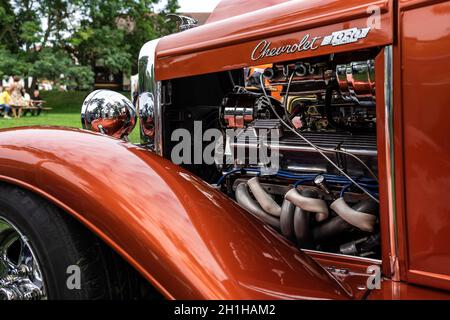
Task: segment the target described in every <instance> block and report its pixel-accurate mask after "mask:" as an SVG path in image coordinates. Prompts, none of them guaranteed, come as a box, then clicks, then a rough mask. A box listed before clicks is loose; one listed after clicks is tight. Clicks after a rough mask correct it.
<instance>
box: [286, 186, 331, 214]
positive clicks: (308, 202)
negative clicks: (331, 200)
mask: <svg viewBox="0 0 450 320" xmlns="http://www.w3.org/2000/svg"><path fill="white" fill-rule="evenodd" d="M314 194H315V193H314ZM315 197H317V194H315ZM285 199H287V200H289V201H290V202H292V203H293V204H294V205H296V206H297V207H299V208H302V209H303V210H305V211H308V212H312V213H315V214H316V220H317V221H318V222H322V221H324V220H326V219H327V218H328V214H329V212H328V206H327V203H326V202H325V201H324V200H321V199H315V198H311V197H305V196H302V195H301V194H300V193H299V192H298V191H297V189H295V188H294V189H291V190H289V191H288V193H286V196H285Z"/></svg>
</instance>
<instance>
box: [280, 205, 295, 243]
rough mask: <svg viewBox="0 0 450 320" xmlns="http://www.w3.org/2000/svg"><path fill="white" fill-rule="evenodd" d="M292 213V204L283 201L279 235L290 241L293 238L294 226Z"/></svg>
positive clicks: (293, 208)
mask: <svg viewBox="0 0 450 320" xmlns="http://www.w3.org/2000/svg"><path fill="white" fill-rule="evenodd" d="M294 211H295V206H294V204H293V203H292V202H290V201H288V200H286V199H285V200H284V201H283V205H282V206H281V215H280V229H281V234H282V235H283V236H284V237H285V238H286V239H292V238H293V237H294V236H295V231H294V224H293V221H294Z"/></svg>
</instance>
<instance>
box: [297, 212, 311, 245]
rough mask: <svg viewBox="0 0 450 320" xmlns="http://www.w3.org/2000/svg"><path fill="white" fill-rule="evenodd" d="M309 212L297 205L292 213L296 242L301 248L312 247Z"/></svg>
mask: <svg viewBox="0 0 450 320" xmlns="http://www.w3.org/2000/svg"><path fill="white" fill-rule="evenodd" d="M310 214H311V213H310V212H307V211H305V210H303V209H302V208H299V207H297V208H296V209H295V214H294V230H295V237H296V238H297V244H298V246H299V247H300V248H302V249H313V244H312V241H311V240H312V239H311V226H310V224H311V216H310Z"/></svg>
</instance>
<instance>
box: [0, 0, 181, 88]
mask: <svg viewBox="0 0 450 320" xmlns="http://www.w3.org/2000/svg"><path fill="white" fill-rule="evenodd" d="M158 2H159V0H0V76H2V77H3V76H4V75H21V76H24V77H27V76H32V77H33V78H34V79H37V78H46V79H48V80H54V81H56V82H59V83H64V84H70V85H71V86H78V87H86V86H88V85H90V84H92V82H93V77H94V74H93V69H94V67H95V65H96V64H97V63H99V62H101V63H102V65H103V66H104V67H105V68H106V69H107V70H108V71H110V72H112V73H116V72H118V71H125V73H129V72H130V71H132V72H135V71H136V68H137V56H138V54H139V50H140V48H141V46H142V45H143V44H144V43H145V42H147V41H149V40H151V39H154V38H157V37H160V36H163V35H166V34H168V33H171V32H173V31H174V30H175V25H174V24H173V23H166V22H165V20H166V19H165V14H166V13H169V12H170V13H172V12H175V11H176V10H177V9H178V2H177V0H169V1H168V3H167V6H166V7H165V8H164V10H163V11H162V12H161V13H160V14H155V13H154V9H153V8H154V5H155V4H157V3H158ZM61 75H64V76H63V77H62V76H61Z"/></svg>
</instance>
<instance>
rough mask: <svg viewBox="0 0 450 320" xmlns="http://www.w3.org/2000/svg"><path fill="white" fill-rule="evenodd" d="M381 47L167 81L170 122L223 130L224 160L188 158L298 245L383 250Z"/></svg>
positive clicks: (357, 252)
mask: <svg viewBox="0 0 450 320" xmlns="http://www.w3.org/2000/svg"><path fill="white" fill-rule="evenodd" d="M376 54H377V52H376V50H368V51H361V52H357V53H353V54H342V55H329V56H322V57H317V58H312V59H306V60H302V61H289V62H283V63H279V64H271V65H263V66H255V67H252V68H245V69H241V70H234V71H232V72H223V73H220V74H215V75H207V76H203V77H197V78H196V79H181V80H174V81H172V82H170V83H169V82H167V83H165V84H164V86H163V93H165V95H164V94H163V96H165V98H164V99H163V101H164V102H165V103H164V106H165V110H166V111H165V113H164V127H165V130H167V131H169V132H170V131H173V130H175V128H180V127H183V128H186V129H187V130H189V131H193V130H194V129H193V124H194V123H195V121H202V122H203V129H205V128H217V129H218V130H220V131H221V132H222V136H221V137H222V138H220V139H218V141H216V142H215V143H216V146H221V147H223V148H222V150H223V152H221V153H220V152H218V151H217V150H219V149H220V148H216V149H215V150H216V154H215V159H216V160H217V159H219V161H216V163H214V164H185V165H184V166H185V167H186V168H188V169H189V170H191V171H192V172H194V173H195V174H197V175H198V176H200V177H202V178H203V179H204V180H206V181H208V182H210V183H214V184H215V185H216V186H217V188H220V190H222V191H223V192H224V193H226V194H227V195H228V196H230V197H231V198H233V199H234V200H235V201H236V202H237V203H239V204H240V205H241V206H242V207H243V208H244V209H246V210H247V211H249V212H250V213H252V214H253V215H255V216H257V217H259V218H260V219H261V220H263V221H264V222H265V223H266V224H268V225H270V226H272V227H273V228H274V229H276V230H278V232H279V233H280V234H281V235H283V236H284V237H285V238H286V239H288V240H290V241H292V242H293V243H294V244H296V245H297V246H298V248H301V249H309V250H315V251H321V252H331V253H337V254H344V255H350V256H359V257H368V258H374V259H380V258H381V247H380V228H379V200H378V197H379V195H378V187H379V186H378V152H377V122H376V121H377V119H376V90H375V62H374V61H375V60H374V59H375V57H376ZM199 85H200V86H199ZM219 87H220V89H218V88H219ZM182 92H186V93H188V94H189V98H185V99H180V98H177V97H179V96H180V94H181V93H182ZM202 92H203V96H202ZM205 92H208V94H205ZM208 96H209V97H210V98H208ZM177 99H178V100H177ZM200 100H203V101H200ZM167 131H165V132H167ZM192 144H193V145H194V142H192ZM165 145H166V146H167V147H166V150H165V155H166V156H169V155H170V152H171V151H172V150H173V148H174V143H173V141H169V140H168V139H167V138H166V140H165ZM205 146H206V145H204V148H205ZM262 151H264V152H262ZM236 155H237V156H236ZM182 165H183V164H182Z"/></svg>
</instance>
